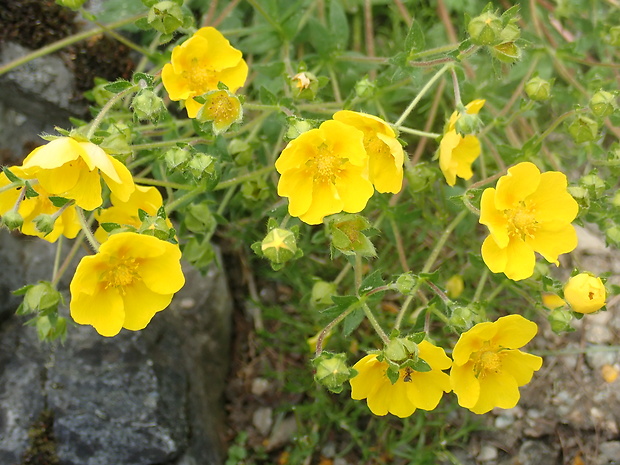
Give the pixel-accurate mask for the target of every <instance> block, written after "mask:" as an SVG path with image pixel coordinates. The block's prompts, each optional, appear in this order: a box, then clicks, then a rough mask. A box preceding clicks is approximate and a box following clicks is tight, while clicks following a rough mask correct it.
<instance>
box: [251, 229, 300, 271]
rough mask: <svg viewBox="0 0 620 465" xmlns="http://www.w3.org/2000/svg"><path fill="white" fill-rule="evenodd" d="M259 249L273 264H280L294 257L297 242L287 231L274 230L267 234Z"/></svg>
mask: <svg viewBox="0 0 620 465" xmlns="http://www.w3.org/2000/svg"><path fill="white" fill-rule="evenodd" d="M260 248H261V251H262V252H263V255H264V256H265V257H267V258H268V259H269V260H271V261H272V262H273V263H277V264H281V263H285V262H287V261H289V260H290V259H291V258H293V257H294V256H295V253H296V252H297V241H296V239H295V235H294V234H293V233H292V232H291V231H289V230H288V229H281V228H274V229H272V230H271V231H269V233H267V235H266V236H265V238H264V239H263V241H262V242H261V246H260Z"/></svg>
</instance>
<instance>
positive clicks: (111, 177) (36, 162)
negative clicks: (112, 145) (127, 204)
mask: <svg viewBox="0 0 620 465" xmlns="http://www.w3.org/2000/svg"><path fill="white" fill-rule="evenodd" d="M22 168H23V171H24V173H25V174H26V176H28V177H36V178H37V180H38V181H39V183H40V184H41V186H42V187H43V189H45V191H46V192H48V193H49V195H53V196H58V197H64V198H67V199H73V200H75V204H76V205H77V206H79V207H82V208H83V209H85V210H94V209H95V208H97V207H99V206H101V204H102V202H103V200H102V198H101V178H103V180H104V181H105V183H106V184H107V185H108V187H109V188H110V190H111V191H112V192H113V193H114V194H115V195H116V196H117V197H118V198H119V199H123V200H127V199H128V198H129V196H130V195H131V193H132V192H133V190H134V183H133V178H132V177H131V173H130V172H129V170H128V169H127V167H126V166H125V165H123V164H122V163H121V162H120V161H118V160H117V159H116V158H114V157H112V156H111V155H108V154H107V153H105V152H104V151H103V149H102V148H101V147H99V146H98V145H95V144H93V143H91V142H78V141H77V140H75V139H73V138H71V137H59V138H58V139H54V140H53V141H51V142H49V143H47V144H46V145H42V146H41V147H37V148H36V149H34V150H33V151H32V152H30V155H28V156H27V157H26V159H25V160H24V163H23V164H22Z"/></svg>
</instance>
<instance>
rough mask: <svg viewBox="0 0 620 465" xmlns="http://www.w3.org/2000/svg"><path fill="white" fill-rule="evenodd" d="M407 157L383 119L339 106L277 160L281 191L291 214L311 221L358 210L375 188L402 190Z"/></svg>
mask: <svg viewBox="0 0 620 465" xmlns="http://www.w3.org/2000/svg"><path fill="white" fill-rule="evenodd" d="M404 157H405V155H404V151H403V148H402V146H401V145H400V143H399V142H398V140H397V139H396V133H395V132H394V130H393V129H392V128H391V127H390V126H389V125H388V124H387V123H386V122H385V121H383V120H382V119H380V118H377V117H375V116H372V115H367V114H364V113H358V112H354V111H347V110H343V111H339V112H337V113H336V114H334V117H333V119H331V120H328V121H325V122H324V123H322V124H321V125H320V126H319V127H318V128H316V129H311V130H309V131H307V132H304V133H302V134H301V135H300V136H299V137H297V138H296V139H294V140H292V141H291V142H289V143H288V145H287V146H286V148H285V149H284V150H283V151H282V153H281V154H280V157H279V158H278V160H276V165H275V166H276V170H277V171H278V172H279V173H280V174H281V177H280V180H279V182H278V195H280V196H282V197H288V199H289V213H290V214H291V215H292V216H297V217H299V218H300V219H301V220H302V221H304V222H305V223H308V224H319V223H321V222H322V221H323V218H324V217H325V216H327V215H331V214H334V213H340V212H342V211H345V212H348V213H357V212H360V211H362V210H363V209H364V207H365V206H366V203H367V202H368V200H369V199H370V197H371V196H372V194H373V192H374V190H375V189H376V190H377V191H379V192H382V193H383V192H391V193H397V192H398V191H400V189H401V187H402V180H403V162H404Z"/></svg>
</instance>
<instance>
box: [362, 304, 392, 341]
mask: <svg viewBox="0 0 620 465" xmlns="http://www.w3.org/2000/svg"><path fill="white" fill-rule="evenodd" d="M362 310H364V314H365V315H366V318H368V321H369V322H370V325H371V326H372V327H373V329H374V330H375V331H376V332H377V334H378V335H379V337H380V338H381V340H382V341H383V343H384V344H385V345H388V344H389V343H390V338H389V337H388V335H387V334H385V331H383V328H382V327H381V325H380V324H379V322H378V321H377V318H375V315H374V313H372V310H370V307H368V305H367V304H366V302H362Z"/></svg>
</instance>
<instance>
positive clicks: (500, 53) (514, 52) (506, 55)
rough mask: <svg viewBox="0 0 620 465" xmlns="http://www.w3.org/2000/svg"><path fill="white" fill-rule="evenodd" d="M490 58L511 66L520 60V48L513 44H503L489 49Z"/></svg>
mask: <svg viewBox="0 0 620 465" xmlns="http://www.w3.org/2000/svg"><path fill="white" fill-rule="evenodd" d="M489 51H490V52H491V56H492V57H493V58H495V59H496V60H499V61H501V62H502V63H508V64H513V63H516V62H517V61H519V60H520V59H521V55H522V53H521V48H520V47H519V46H518V45H517V44H515V43H514V42H504V43H501V44H498V45H493V46H491V47H489Z"/></svg>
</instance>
